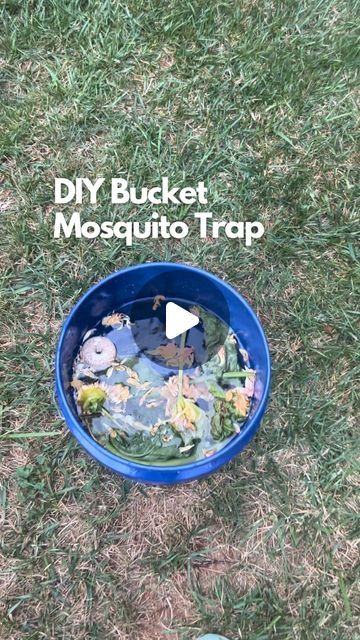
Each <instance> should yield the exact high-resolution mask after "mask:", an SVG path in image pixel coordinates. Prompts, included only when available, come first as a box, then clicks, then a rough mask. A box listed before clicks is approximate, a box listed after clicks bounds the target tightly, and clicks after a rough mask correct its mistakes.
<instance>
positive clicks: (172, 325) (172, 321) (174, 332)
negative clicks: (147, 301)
mask: <svg viewBox="0 0 360 640" xmlns="http://www.w3.org/2000/svg"><path fill="white" fill-rule="evenodd" d="M197 324H199V318H198V316H196V315H195V314H194V313H190V312H189V311H186V309H183V308H182V307H179V305H178V304H175V302H168V303H167V305H166V328H165V333H166V337H167V339H168V340H172V339H173V338H176V336H179V335H180V334H181V333H184V331H188V330H189V329H192V327H196V325H197Z"/></svg>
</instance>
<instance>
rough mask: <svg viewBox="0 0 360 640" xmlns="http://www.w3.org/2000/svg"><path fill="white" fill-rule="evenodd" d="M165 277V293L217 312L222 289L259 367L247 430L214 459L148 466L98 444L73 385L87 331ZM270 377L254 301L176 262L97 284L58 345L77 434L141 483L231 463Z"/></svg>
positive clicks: (254, 425) (186, 477)
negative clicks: (81, 416)
mask: <svg viewBox="0 0 360 640" xmlns="http://www.w3.org/2000/svg"><path fill="white" fill-rule="evenodd" d="M159 277H163V279H164V288H163V291H162V293H163V294H164V295H165V296H167V297H169V298H171V297H177V298H179V297H181V298H182V299H184V300H187V301H189V302H191V303H192V304H203V306H205V307H207V309H208V310H209V311H212V312H214V313H216V312H217V310H218V300H216V299H214V300H212V299H206V303H204V300H205V298H206V291H214V290H215V291H218V292H219V296H220V297H221V298H223V299H224V300H225V301H226V305H227V312H228V318H226V321H227V322H228V324H229V325H230V327H231V329H232V330H233V331H234V333H235V334H236V335H237V337H238V338H239V340H240V343H241V344H242V345H243V347H244V348H245V349H246V350H247V351H248V353H249V356H250V364H251V366H252V368H254V369H255V370H256V382H255V393H254V398H253V401H252V405H251V410H250V414H249V416H248V418H247V420H246V422H245V423H244V425H243V427H242V430H241V432H240V433H239V434H237V435H236V436H234V437H233V438H231V440H230V441H229V442H228V443H227V444H226V445H225V446H224V447H223V448H222V449H220V450H219V451H218V452H217V453H215V454H214V455H213V456H211V457H210V458H204V459H201V460H197V461H195V462H191V463H189V464H183V465H181V466H171V467H170V466H168V467H167V466H161V467H160V466H156V465H143V464H137V463H136V462H130V461H127V460H123V459H121V458H119V457H118V456H115V455H113V454H112V453H111V452H110V451H107V450H106V449H105V448H103V447H101V446H100V445H99V444H97V442H95V440H93V438H92V437H91V436H90V434H89V433H88V432H87V431H86V429H84V427H83V426H82V424H81V422H80V420H79V417H78V414H77V411H76V406H75V401H74V395H73V391H72V388H71V385H70V383H71V380H72V367H73V360H74V358H75V356H76V354H77V352H78V349H79V345H80V344H81V341H82V339H83V336H84V335H85V333H86V332H87V331H88V330H89V329H91V328H92V327H94V325H95V324H96V323H97V322H98V321H99V320H100V319H101V318H103V317H104V315H106V314H109V313H112V312H113V311H114V309H115V310H116V309H120V308H121V307H123V306H124V305H125V304H128V303H131V302H134V301H135V300H136V296H137V293H138V292H139V291H142V292H144V291H146V285H147V283H150V282H151V281H153V279H154V278H159ZM149 286H150V285H149ZM204 292H205V294H204ZM179 294H180V295H179ZM212 297H214V298H215V296H212ZM270 378H271V363H270V354H269V348H268V345H267V341H266V338H265V334H264V331H263V328H262V326H261V324H260V321H259V320H258V318H257V317H256V315H255V313H254V311H253V310H252V309H251V307H250V305H249V304H248V303H247V302H246V301H245V300H244V298H242V296H241V295H240V294H239V293H238V292H237V291H235V289H233V288H232V287H230V286H229V285H228V284H226V283H225V282H223V281H222V280H220V279H219V278H217V277H216V276H214V275H212V274H210V273H207V272H206V271H202V270H201V269H196V268H195V267H190V266H187V265H182V264H176V263H167V262H153V263H145V264H141V265H137V266H134V267H128V268H127V269H122V270H121V271H117V272H116V273H113V274H112V275H110V276H108V277H107V278H105V279H104V280H102V281H101V282H99V283H98V284H96V285H95V286H94V287H91V289H89V291H87V293H85V295H84V296H83V297H82V298H81V299H80V300H79V302H78V303H77V304H76V305H75V307H74V308H73V309H72V311H71V313H70V315H69V316H68V318H67V319H66V321H65V323H64V325H63V328H62V331H61V334H60V338H59V342H58V345H57V349H56V360H55V383H56V394H57V398H58V403H59V406H60V409H61V412H62V414H63V416H64V418H65V421H66V424H67V425H68V427H69V429H70V431H71V433H72V434H73V435H74V436H75V438H76V439H77V440H78V442H79V443H80V444H81V446H82V447H83V448H84V449H85V450H86V451H87V452H88V453H89V454H90V455H91V456H92V457H93V458H94V459H95V460H96V461H97V462H100V463H101V464H102V465H104V466H105V467H107V468H108V469H111V471H114V472H115V473H118V474H121V475H123V476H126V477H127V478H129V479H131V480H135V481H137V482H146V483H151V484H175V483H179V482H188V481H190V480H196V479H198V478H201V477H203V476H207V475H209V474H210V473H213V472H214V471H216V469H218V468H219V467H221V466H222V465H224V464H226V463H227V462H229V461H230V460H231V459H232V458H233V457H234V456H235V455H236V454H237V453H239V451H241V450H242V449H243V448H244V447H245V446H246V445H247V443H248V442H249V441H250V440H251V439H252V438H253V437H254V435H255V433H256V431H257V429H258V428H259V425H260V422H261V419H262V417H263V414H264V412H265V408H266V405H267V401H268V396H269V391H270Z"/></svg>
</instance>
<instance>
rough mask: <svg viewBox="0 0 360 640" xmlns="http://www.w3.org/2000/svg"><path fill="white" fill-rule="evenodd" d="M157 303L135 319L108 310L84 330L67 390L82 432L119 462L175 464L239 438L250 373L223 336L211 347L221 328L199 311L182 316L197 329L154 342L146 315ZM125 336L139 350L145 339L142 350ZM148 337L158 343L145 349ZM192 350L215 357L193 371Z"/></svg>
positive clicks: (156, 329)
mask: <svg viewBox="0 0 360 640" xmlns="http://www.w3.org/2000/svg"><path fill="white" fill-rule="evenodd" d="M164 300H165V298H164V296H161V295H158V296H156V297H155V298H154V299H153V300H147V301H144V311H143V313H142V314H141V318H136V317H134V318H133V317H131V310H130V315H128V314H127V313H124V312H123V311H117V310H114V311H113V312H112V313H110V314H108V315H106V316H104V317H103V318H102V319H101V320H100V322H98V323H97V325H96V326H94V327H90V328H89V330H88V331H87V332H86V334H85V337H84V340H83V343H82V345H81V346H80V349H79V352H78V354H77V356H76V358H75V361H74V366H73V380H72V388H73V393H74V397H75V401H76V406H77V409H78V413H79V416H80V419H81V421H82V423H83V425H84V428H85V429H87V430H88V431H89V432H90V434H91V435H92V437H93V438H94V439H95V440H96V441H97V442H98V443H99V444H100V445H102V446H103V447H105V448H106V449H108V450H109V451H111V452H112V453H113V454H115V455H117V456H120V457H121V458H125V459H127V460H134V461H137V462H140V463H143V464H155V465H178V464H184V463H187V462H190V461H192V460H199V459H201V458H207V457H209V456H212V455H214V454H215V453H216V452H217V451H218V450H219V449H221V448H222V447H223V446H225V445H226V443H227V442H228V441H229V439H230V438H232V437H234V436H236V434H237V433H239V432H240V431H241V428H242V425H243V423H244V421H245V420H246V418H247V416H248V414H249V411H250V407H251V401H252V397H253V395H254V384H255V371H254V370H253V369H251V368H250V361H249V355H248V353H247V351H246V350H245V349H244V348H243V345H241V344H239V342H238V340H237V338H236V336H235V334H234V333H233V332H232V331H231V329H229V330H228V332H227V337H226V340H225V342H224V341H221V342H220V343H219V342H218V341H219V335H221V331H220V330H219V329H220V328H222V330H223V329H224V327H223V326H222V327H221V326H220V325H223V323H222V322H221V320H219V318H217V316H215V315H214V314H212V313H210V312H208V311H206V310H205V309H203V308H202V307H200V306H196V307H191V309H190V311H191V312H192V313H196V314H197V315H198V316H199V318H200V323H199V325H197V326H196V327H194V328H193V329H191V330H190V331H189V332H188V334H182V335H181V336H179V337H178V338H177V339H174V340H171V341H169V340H167V339H166V337H165V334H164V335H163V339H162V333H161V332H162V331H163V329H162V324H161V320H160V316H159V318H158V319H157V321H156V322H155V323H154V312H155V313H158V312H159V313H160V311H161V307H162V306H163V305H162V303H163V301H164ZM146 305H148V306H146ZM133 329H134V330H135V332H136V331H138V332H139V333H141V335H142V336H144V343H146V340H147V338H148V348H141V347H139V345H138V344H136V342H135V340H134V338H133V332H132V330H133ZM119 330H121V331H119ZM191 332H194V333H191ZM155 334H156V335H157V336H159V335H160V336H161V337H160V340H161V344H160V345H159V343H157V346H156V348H152V345H153V344H154V342H151V337H152V336H154V335H155ZM190 334H191V335H190ZM188 343H189V344H188ZM214 347H215V351H214ZM216 347H218V348H217V349H216ZM199 350H202V352H203V351H204V350H205V351H210V353H215V355H213V356H212V357H210V359H208V360H205V361H204V360H203V364H199V359H198V357H197V355H198V352H199Z"/></svg>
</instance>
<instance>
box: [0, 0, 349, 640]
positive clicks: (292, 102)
mask: <svg viewBox="0 0 360 640" xmlns="http://www.w3.org/2000/svg"><path fill="white" fill-rule="evenodd" d="M1 7H2V8H1V10H0V11H1V22H2V24H3V25H4V27H3V29H2V31H1V34H0V38H1V53H0V74H1V78H2V94H1V102H2V106H1V116H0V147H1V168H2V174H3V179H2V182H1V185H0V188H1V192H0V210H1V218H0V219H1V237H0V245H1V280H0V288H1V294H0V295H1V302H0V305H1V325H0V335H1V338H0V339H1V369H2V371H1V375H0V396H1V427H0V524H1V527H0V637H1V639H3V638H4V639H5V638H6V639H10V640H40V639H46V640H49V639H51V640H55V639H59V640H60V639H65V640H67V639H70V640H71V639H72V638H77V639H82V638H84V639H85V638H90V639H92V640H95V639H103V638H114V639H120V640H159V639H163V638H167V637H169V638H174V639H175V640H195V638H197V636H198V635H200V632H205V631H217V632H219V633H223V634H224V635H226V636H228V637H229V639H230V640H236V639H241V640H269V639H272V638H277V639H278V638H279V639H281V640H293V639H295V640H313V639H314V640H332V639H334V640H354V639H356V638H357V639H359V638H360V634H359V631H358V629H359V626H358V625H359V613H360V604H359V602H360V600H359V589H358V587H359V582H357V579H358V578H359V566H358V565H357V563H358V560H359V515H358V514H359V502H358V498H359V466H358V460H359V458H358V454H359V447H358V436H357V434H356V430H357V424H356V423H357V420H356V417H357V416H356V396H358V387H357V385H358V384H359V369H360V367H359V349H358V341H357V331H358V325H357V324H356V320H357V319H358V312H357V309H359V306H357V305H356V302H357V303H358V302H359V298H357V300H356V289H357V288H359V284H360V278H359V254H358V253H357V245H356V242H357V240H358V239H359V236H360V233H359V226H358V220H356V218H355V206H356V191H357V188H358V182H357V180H358V176H357V175H356V162H357V159H358V158H356V152H357V142H358V136H357V123H358V121H357V115H358V111H357V105H356V98H357V97H358V86H359V85H358V78H357V60H356V54H357V47H358V44H359V40H358V36H357V34H356V25H357V22H358V20H357V19H356V10H358V9H359V3H358V2H357V1H356V0H337V2H333V1H331V0H319V1H318V0H316V1H313V2H311V0H282V1H279V2H276V1H270V0H243V1H240V0H218V1H217V2H215V1H213V0H206V1H205V0H183V1H179V0H170V1H167V2H164V1H163V0H137V1H136V2H135V0H129V1H128V2H127V3H122V2H116V1H114V0H103V1H101V0H89V1H86V0H66V1H64V2H60V1H59V0H29V1H24V0H4V2H3V3H2V5H1ZM163 175H168V176H169V179H170V182H171V183H174V184H175V183H177V184H179V185H181V186H184V185H185V184H186V185H192V184H194V185H195V184H196V183H197V182H198V181H199V180H204V181H205V183H206V185H207V186H208V187H209V188H210V195H209V209H210V210H211V211H213V213H214V218H217V219H220V218H223V219H234V220H260V221H261V222H263V224H264V225H265V234H264V236H263V238H262V239H261V240H257V241H255V242H254V243H253V245H252V246H251V247H249V248H246V247H244V245H243V243H239V242H238V241H237V240H226V239H224V238H222V239H220V240H219V241H210V240H207V241H204V240H201V239H200V238H199V235H198V232H197V228H196V226H195V225H192V233H191V235H190V236H189V237H188V238H187V239H186V240H185V241H180V240H168V241H166V242H165V241H156V240H148V241H146V242H140V241H136V242H135V243H134V245H133V247H132V248H126V247H125V246H124V244H123V242H122V241H120V240H116V239H112V240H101V239H98V240H93V241H89V240H85V239H82V240H76V239H75V238H70V239H64V238H62V239H60V240H54V238H53V224H54V214H55V211H56V210H57V209H59V207H57V208H56V207H55V206H54V204H53V183H54V177H55V176H62V177H69V178H75V177H83V176H88V177H90V178H95V177H96V176H103V177H105V178H107V179H110V178H111V177H112V176H117V177H126V176H128V177H129V180H130V181H131V183H132V184H136V185H138V186H144V185H148V186H150V185H156V184H158V183H159V182H160V180H161V177H162V176H163ZM75 209H76V207H75V205H72V204H71V205H68V206H64V207H63V208H62V211H63V212H64V214H65V215H67V214H70V212H72V211H73V210H75ZM195 210H196V209H195ZM149 211H150V208H149V206H144V207H137V208H136V207H134V206H129V207H127V206H125V207H116V206H113V205H111V203H110V199H109V197H108V195H107V196H105V197H104V198H102V199H101V202H100V204H99V205H98V206H97V207H96V208H94V207H92V206H91V205H88V204H84V205H83V206H82V207H81V212H82V217H83V218H84V220H87V219H90V220H97V221H101V220H105V219H112V218H114V219H116V218H118V219H119V218H120V219H121V218H122V219H132V218H136V219H140V220H145V219H147V218H148V216H149ZM193 211H194V209H193V208H191V207H185V206H181V207H178V208H176V207H171V206H166V205H164V206H162V207H161V213H165V214H167V215H168V217H169V218H170V219H175V218H182V219H184V220H187V221H188V222H189V224H192V222H191V219H192V214H193ZM157 259H161V260H170V261H181V262H187V263H189V264H194V265H197V266H200V267H205V268H207V269H208V270H210V271H212V272H214V273H216V274H217V275H218V276H220V277H221V278H224V279H226V280H228V281H229V282H230V283H231V284H233V285H234V286H235V287H237V288H238V289H239V290H240V291H241V292H242V293H243V294H244V295H245V297H246V298H247V299H248V300H249V301H250V303H251V304H252V305H253V306H254V308H255V309H256V311H257V312H258V314H259V317H260V318H261V320H262V322H263V324H264V326H265V329H266V332H267V335H268V338H269V342H270V347H271V352H272V357H273V369H274V382H273V390H272V397H271V402H270V405H269V409H268V411H267V414H266V418H265V420H264V422H263V425H262V429H261V431H260V432H259V433H258V435H257V436H256V438H255V439H254V441H253V443H252V444H251V446H249V447H248V448H247V449H246V450H245V451H244V452H243V454H242V455H240V456H238V457H237V459H236V460H234V461H233V462H232V463H231V464H229V465H228V466H227V467H226V468H224V469H223V470H222V471H221V472H219V473H217V474H215V475H214V476H212V477H210V478H208V479H206V480H204V481H201V482H198V483H195V484H194V483H193V484H191V485H188V486H180V487H176V488H170V489H163V488H160V487H143V486H139V485H135V484H131V483H129V482H128V481H126V480H123V479H121V478H118V477H114V476H113V475H111V474H109V473H107V472H106V471H105V470H103V469H101V468H99V467H98V466H97V465H96V464H95V463H93V462H92V461H91V460H90V459H89V458H88V457H87V456H86V455H85V453H83V452H82V450H81V449H80V448H79V446H77V444H76V443H75V441H74V439H73V438H71V437H70V436H69V435H68V432H67V429H66V427H65V425H64V422H63V420H62V419H61V417H60V416H59V413H58V411H57V408H56V404H55V402H54V389H53V355H54V347H55V342H56V337H57V335H58V332H59V328H60V325H61V323H62V321H63V319H64V317H65V316H66V314H67V313H68V312H69V310H70V309H71V307H72V305H73V304H74V303H75V301H76V300H77V299H78V298H79V296H80V295H81V294H82V293H83V292H85V291H86V289H87V288H88V287H89V286H90V285H91V284H93V283H95V282H97V281H98V280H99V279H100V278H102V277H103V276H105V275H107V274H108V273H110V272H112V271H114V270H116V269H117V268H120V267H123V266H126V265H130V264H135V263H138V262H143V261H146V260H157ZM356 379H357V381H356ZM34 431H40V432H57V435H52V436H50V435H44V436H43V437H40V438H39V437H38V438H35V437H33V436H31V435H29V436H28V437H25V438H23V437H21V436H24V435H25V434H27V433H28V434H31V433H32V432H34Z"/></svg>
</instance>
